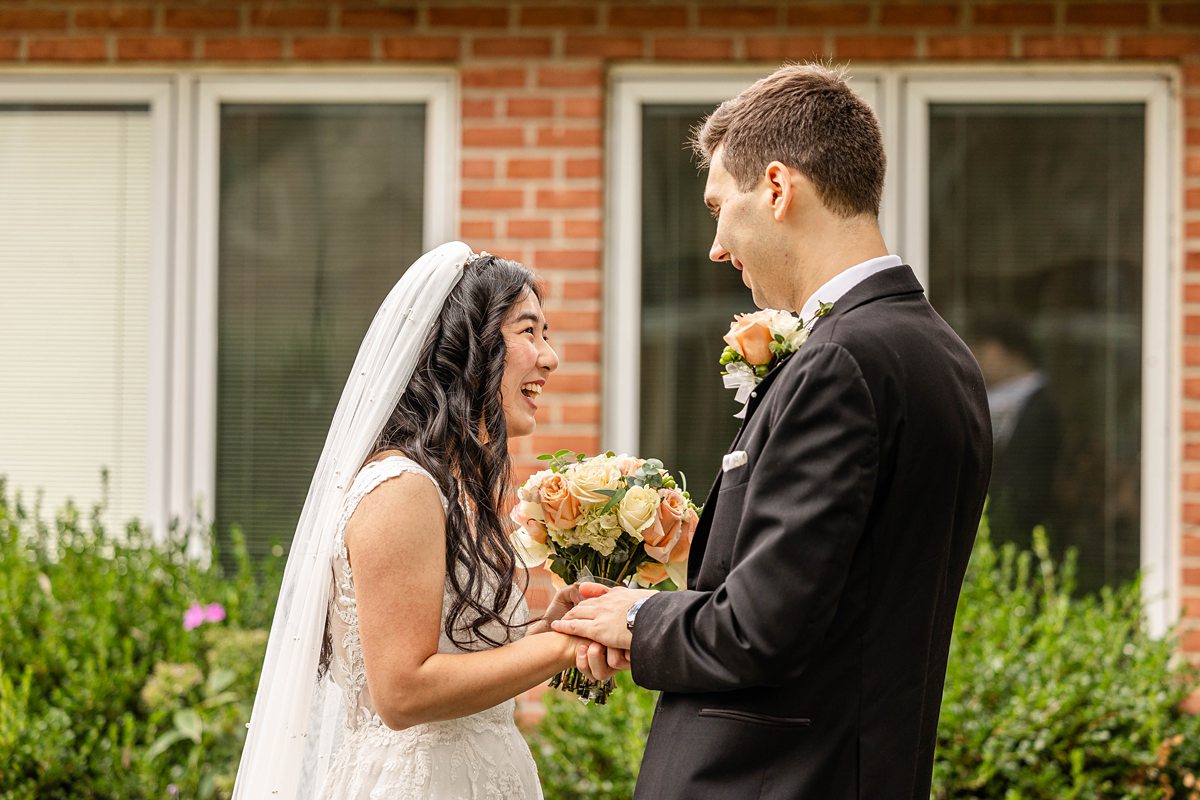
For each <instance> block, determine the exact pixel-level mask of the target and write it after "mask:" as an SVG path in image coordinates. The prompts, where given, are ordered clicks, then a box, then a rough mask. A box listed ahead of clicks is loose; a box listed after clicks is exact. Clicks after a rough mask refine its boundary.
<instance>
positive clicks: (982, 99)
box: [602, 65, 1182, 635]
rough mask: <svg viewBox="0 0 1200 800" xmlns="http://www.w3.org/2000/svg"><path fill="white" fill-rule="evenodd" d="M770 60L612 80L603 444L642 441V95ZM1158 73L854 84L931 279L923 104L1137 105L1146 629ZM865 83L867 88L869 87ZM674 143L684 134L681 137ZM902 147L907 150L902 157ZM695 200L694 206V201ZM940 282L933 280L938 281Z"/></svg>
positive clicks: (1174, 209) (1173, 437) (1162, 380)
mask: <svg viewBox="0 0 1200 800" xmlns="http://www.w3.org/2000/svg"><path fill="white" fill-rule="evenodd" d="M767 71H768V68H767V67H752V68H742V67H737V68H729V69H708V68H704V69H702V68H696V69H688V68H670V67H629V68H617V69H614V70H613V72H612V75H611V92H610V98H611V103H610V107H609V120H608V123H609V142H610V147H609V157H608V159H607V162H608V167H607V169H608V176H607V177H608V185H609V189H610V190H609V192H608V200H607V207H606V210H605V211H606V219H607V221H608V225H607V229H608V237H607V241H606V247H605V252H606V259H605V281H604V286H605V290H604V291H605V294H604V354H605V356H604V363H603V367H602V370H603V379H604V388H603V400H604V402H603V409H604V412H603V419H602V437H603V441H604V442H605V446H606V447H607V448H609V449H612V450H616V451H624V452H635V451H636V450H637V447H638V442H639V434H640V432H639V429H638V415H639V413H640V411H639V405H638V401H639V396H640V387H639V385H638V383H639V380H638V377H637V376H638V375H639V374H640V360H639V357H638V355H639V354H638V344H637V340H636V339H634V338H630V337H627V336H622V335H620V332H621V331H627V330H630V327H631V326H633V327H638V326H640V321H641V157H640V153H641V136H642V131H641V110H642V106H643V105H645V104H659V103H712V104H713V105H714V106H715V105H716V104H717V103H719V102H721V101H722V100H725V99H727V98H729V97H732V96H734V95H735V94H737V93H738V92H739V91H740V90H741V89H742V88H744V87H745V86H747V85H749V84H750V83H752V82H753V81H754V80H756V79H757V78H759V77H762V76H763V75H764V74H766V73H767ZM1175 79H1176V76H1175V75H1174V74H1173V73H1171V72H1169V71H1165V70H1163V69H1161V68H1157V67H1153V66H1148V67H1146V68H1145V69H1141V68H1136V67H1130V66H1128V65H1121V66H1118V67H1112V68H1109V67H1100V68H1087V69H1080V68H1046V69H1042V68H1037V69H1030V68H1028V67H1012V68H1008V67H1001V66H995V67H991V66H989V67H978V68H944V67H926V66H923V65H919V66H912V67H903V68H887V69H883V68H881V69H872V70H863V71H859V70H856V71H855V81H854V82H855V85H856V88H858V90H859V91H860V93H862V94H863V96H864V98H866V99H867V100H868V102H870V103H871V105H872V107H873V108H875V110H876V113H877V114H878V116H879V118H880V122H881V124H882V127H883V138H884V150H885V153H886V155H887V158H888V163H889V170H888V179H887V182H886V184H885V188H884V200H883V209H882V211H881V214H880V226H881V228H882V229H883V234H884V238H885V240H886V241H887V242H889V243H890V245H891V249H892V252H895V253H899V254H901V255H902V256H904V257H905V259H906V260H907V261H909V262H910V263H912V265H913V268H914V271H915V272H916V273H917V277H918V278H919V279H920V280H921V282H922V283H923V284H926V285H928V266H927V265H928V241H927V239H928V213H929V211H928V179H929V175H928V106H929V104H930V103H932V102H979V103H992V102H1014V103H1017V102H1020V103H1031V102H1032V103H1038V102H1042V103H1073V102H1074V103H1095V102H1101V103H1102V102H1138V103H1144V104H1145V108H1146V186H1145V223H1144V234H1143V235H1144V237H1145V251H1144V254H1143V255H1144V261H1143V264H1144V277H1143V280H1144V281H1145V283H1144V292H1143V298H1144V300H1143V303H1144V306H1143V345H1142V347H1143V374H1142V393H1143V395H1142V397H1143V403H1142V407H1143V413H1142V475H1141V480H1142V495H1141V503H1142V518H1141V536H1142V539H1141V553H1142V564H1141V569H1142V593H1143V598H1144V600H1145V604H1146V610H1147V616H1148V620H1149V624H1150V629H1151V631H1152V632H1153V633H1154V634H1155V635H1161V634H1162V633H1164V632H1165V631H1166V630H1167V629H1168V628H1169V627H1170V626H1171V625H1172V624H1174V623H1175V622H1176V621H1177V620H1178V619H1179V614H1180V587H1179V575H1180V567H1179V561H1178V557H1179V552H1180V549H1179V548H1180V536H1181V531H1180V528H1179V519H1178V517H1177V515H1176V514H1175V513H1173V512H1174V510H1175V509H1177V508H1178V505H1177V503H1178V490H1177V486H1176V484H1177V482H1178V476H1179V475H1180V474H1181V463H1180V457H1181V456H1180V454H1179V453H1178V452H1176V451H1177V450H1178V448H1174V449H1173V448H1172V447H1171V443H1172V442H1178V441H1181V438H1180V437H1181V433H1182V432H1181V430H1180V428H1179V420H1178V416H1179V415H1178V413H1176V412H1177V409H1178V397H1179V395H1180V392H1181V386H1180V376H1179V374H1178V370H1177V369H1175V368H1174V365H1175V364H1177V363H1178V361H1179V354H1180V352H1181V344H1180V332H1179V324H1178V320H1179V318H1180V314H1181V308H1180V302H1181V301H1180V299H1179V298H1178V297H1177V296H1176V295H1177V293H1175V292H1172V288H1173V287H1175V286H1176V284H1177V282H1178V275H1179V263H1180V258H1181V256H1180V247H1179V238H1178V230H1177V229H1178V225H1179V222H1178V220H1179V219H1180V216H1179V207H1178V201H1177V200H1172V198H1175V197H1176V195H1177V194H1178V192H1177V189H1178V186H1177V185H1176V180H1175V176H1173V175H1172V173H1171V165H1172V164H1176V163H1177V160H1176V159H1174V155H1175V154H1177V153H1178V152H1179V146H1180V145H1179V133H1178V131H1177V125H1176V123H1175V121H1174V119H1173V116H1174V112H1173V105H1172V102H1173V97H1174V91H1175V90H1174V85H1173V81H1174V80H1175ZM868 86H870V87H871V90H868V89H867V88H866V87H868ZM680 145H681V146H683V143H680ZM901 155H903V159H901V158H900V156H901ZM696 202H701V200H700V198H696ZM934 290H935V291H936V287H934Z"/></svg>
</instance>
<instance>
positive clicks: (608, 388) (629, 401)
mask: <svg viewBox="0 0 1200 800" xmlns="http://www.w3.org/2000/svg"><path fill="white" fill-rule="evenodd" d="M763 74H764V73H763V70H762V69H760V68H757V67H745V68H743V67H737V68H731V69H722V70H712V69H705V68H700V69H678V68H669V67H618V68H616V69H614V70H613V72H612V78H611V81H612V83H611V94H610V97H611V103H610V106H609V109H610V110H609V120H608V128H609V142H610V147H609V152H610V153H611V156H610V157H609V158H608V159H607V162H608V166H607V171H608V175H607V181H608V186H609V191H608V192H607V201H606V205H607V208H606V216H607V219H608V222H609V224H608V226H607V228H608V231H609V233H608V237H607V242H606V244H605V248H604V252H605V264H604V271H605V272H604V274H605V280H604V301H603V309H604V314H603V316H604V319H603V325H604V348H603V352H604V357H603V361H602V366H601V370H602V373H603V381H604V402H603V404H602V420H601V430H602V441H603V442H604V443H605V445H604V447H605V448H606V449H609V450H613V451H616V452H624V453H634V452H637V449H638V441H639V438H640V435H641V431H640V428H639V415H640V414H641V410H640V406H639V400H640V396H641V393H640V388H639V386H638V379H637V377H636V376H638V375H640V374H641V354H640V351H639V347H638V342H637V340H636V339H635V338H633V337H629V336H623V335H621V331H627V330H629V329H630V327H629V326H630V325H633V326H634V327H635V328H640V325H641V307H642V266H641V252H642V160H641V152H642V150H641V143H642V107H643V106H645V105H663V104H678V105H694V104H705V103H708V104H711V105H712V106H713V107H716V106H717V105H718V104H719V103H721V102H722V101H724V100H727V99H729V98H730V97H733V96H734V95H736V94H737V93H738V92H740V91H742V90H743V89H745V88H746V87H747V86H749V85H750V84H751V83H753V82H754V81H756V80H758V79H759V78H761V77H762V76H763ZM852 80H853V83H854V87H855V89H856V90H857V91H859V92H860V93H861V94H862V95H863V97H864V99H866V100H867V102H868V103H871V104H872V107H875V108H876V109H877V110H878V108H879V106H878V105H876V104H880V103H883V102H884V95H883V91H882V88H883V87H882V85H881V82H880V81H879V79H878V77H877V76H876V74H875V73H873V72H862V73H860V72H857V71H856V72H855V75H854V77H853V79H852ZM679 144H680V147H683V146H684V143H683V142H680V143H679ZM695 200H696V203H697V205H699V204H701V203H703V202H704V200H703V198H701V197H697V198H696V199H695ZM895 205H896V204H895V202H893V201H892V200H891V199H890V197H889V195H888V189H887V188H886V187H885V192H884V209H885V212H884V213H881V220H880V223H881V225H884V227H885V235H886V233H887V230H888V229H889V228H890V227H891V224H890V222H889V220H890V218H889V217H888V216H887V212H891V211H892V210H894V209H895ZM631 376H633V377H632V379H631Z"/></svg>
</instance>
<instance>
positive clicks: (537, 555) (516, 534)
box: [508, 527, 550, 569]
mask: <svg viewBox="0 0 1200 800" xmlns="http://www.w3.org/2000/svg"><path fill="white" fill-rule="evenodd" d="M508 541H509V542H510V543H511V544H512V548H513V551H514V552H515V553H516V555H517V559H518V560H519V561H520V562H521V563H522V564H524V565H525V568H526V569H533V568H534V567H538V566H541V565H542V564H544V563H545V562H546V559H547V558H548V557H549V555H550V548H549V546H548V545H547V544H546V543H545V542H544V541H543V542H540V543H539V542H538V541H537V540H536V539H535V538H533V537H532V536H530V535H529V532H528V531H527V530H526V529H525V528H523V527H522V528H517V529H516V530H515V531H513V532H512V533H511V534H510V535H509V537H508Z"/></svg>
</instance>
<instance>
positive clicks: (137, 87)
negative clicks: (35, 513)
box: [0, 79, 168, 530]
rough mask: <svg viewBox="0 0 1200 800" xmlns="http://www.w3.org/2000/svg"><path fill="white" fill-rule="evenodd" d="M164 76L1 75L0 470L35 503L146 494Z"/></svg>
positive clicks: (119, 509) (136, 506)
mask: <svg viewBox="0 0 1200 800" xmlns="http://www.w3.org/2000/svg"><path fill="white" fill-rule="evenodd" d="M165 88H166V87H165V86H164V85H162V84H161V83H155V82H150V81H128V82H119V83H111V84H106V85H103V86H88V85H83V84H71V83H67V82H62V81H39V80H30V79H26V80H21V81H13V82H11V83H6V84H0V186H3V187H4V191H2V192H0V363H3V364H4V365H5V371H6V372H7V375H6V379H5V380H3V381H0V441H3V442H4V447H3V453H2V456H0V459H2V460H0V473H3V474H4V475H5V476H6V479H7V482H8V486H9V490H10V491H19V492H20V493H21V495H22V497H23V499H24V502H25V503H26V504H27V505H29V506H32V505H33V504H34V502H35V501H36V499H37V497H38V496H39V495H40V496H41V513H42V514H43V515H44V516H45V517H50V518H52V517H53V514H54V513H55V512H56V511H57V510H58V509H59V508H60V507H61V506H62V504H63V503H64V502H65V501H66V500H67V499H68V498H70V499H72V500H73V501H74V502H75V503H76V504H77V505H78V506H79V507H80V509H81V511H82V512H83V513H84V515H85V516H86V515H87V514H88V513H89V512H90V510H91V507H92V506H93V505H94V504H96V503H101V502H103V503H104V504H105V509H106V510H105V513H104V514H103V515H102V520H103V522H104V523H105V525H106V527H108V528H109V529H110V530H120V529H121V527H122V526H123V525H124V523H125V522H127V521H128V520H129V519H131V518H133V517H135V516H136V517H142V518H145V517H146V516H147V510H148V509H152V508H154V507H155V506H156V505H157V504H158V503H159V502H160V501H161V484H160V482H159V480H158V477H157V473H156V467H157V465H158V463H159V462H158V451H159V449H160V448H161V446H162V437H161V436H160V435H159V433H158V429H157V427H156V423H158V422H159V421H160V420H161V413H160V412H159V410H158V408H159V405H160V404H161V403H162V400H163V388H164V387H163V381H162V378H163V371H162V363H161V357H162V353H163V351H162V350H161V349H160V348H159V347H157V346H156V345H157V342H156V341H155V339H154V337H153V336H152V335H151V329H152V326H153V324H154V322H155V311H154V308H155V306H156V305H157V306H161V305H162V302H161V301H162V289H163V284H162V283H161V278H162V271H163V267H164V266H165V265H164V254H165V251H164V249H163V247H164V245H165V241H166V240H165V237H164V236H163V232H162V230H161V227H160V226H161V223H162V221H163V218H162V217H161V216H159V215H158V214H157V213H156V212H155V208H156V206H158V205H161V204H162V201H163V199H164V197H163V196H164V188H165V180H164V172H165V166H166V165H165V163H164V160H163V159H162V157H161V156H162V152H161V150H160V149H159V148H158V147H157V142H159V141H161V136H162V134H163V130H164V127H165V124H166V119H167V110H168V109H167V95H166V91H165ZM102 476H104V477H103V478H102Z"/></svg>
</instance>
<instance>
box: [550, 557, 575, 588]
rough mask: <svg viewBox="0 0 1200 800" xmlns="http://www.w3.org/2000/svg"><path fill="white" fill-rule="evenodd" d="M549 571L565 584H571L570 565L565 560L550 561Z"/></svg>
mask: <svg viewBox="0 0 1200 800" xmlns="http://www.w3.org/2000/svg"><path fill="white" fill-rule="evenodd" d="M550 571H551V572H553V573H554V574H555V575H557V576H558V577H560V578H562V579H563V580H564V581H566V582H567V583H572V582H573V581H572V580H571V565H570V564H568V563H567V560H566V559H565V558H555V559H553V560H551V562H550Z"/></svg>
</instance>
